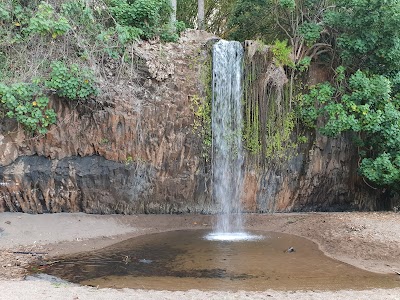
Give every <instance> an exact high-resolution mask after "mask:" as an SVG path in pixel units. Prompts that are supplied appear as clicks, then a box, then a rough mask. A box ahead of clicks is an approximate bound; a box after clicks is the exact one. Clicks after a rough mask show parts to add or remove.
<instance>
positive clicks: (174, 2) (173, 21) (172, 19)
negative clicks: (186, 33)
mask: <svg viewBox="0 0 400 300" xmlns="http://www.w3.org/2000/svg"><path fill="white" fill-rule="evenodd" d="M171 7H172V13H171V25H172V26H173V27H174V28H175V22H176V0H171Z"/></svg>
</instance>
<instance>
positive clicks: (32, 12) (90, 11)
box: [0, 0, 184, 134]
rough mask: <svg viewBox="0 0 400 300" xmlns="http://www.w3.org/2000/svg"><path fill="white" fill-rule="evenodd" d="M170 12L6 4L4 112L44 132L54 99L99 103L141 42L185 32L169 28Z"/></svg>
mask: <svg viewBox="0 0 400 300" xmlns="http://www.w3.org/2000/svg"><path fill="white" fill-rule="evenodd" d="M171 11H172V9H171V7H170V1H169V0H161V1H160V0H129V1H128V0H96V1H86V0H67V1H56V0H50V1H40V0H33V1H25V0H4V1H1V3H0V84H1V86H2V98H1V99H2V105H1V106H0V110H1V111H0V112H1V113H2V114H3V116H4V117H7V118H12V119H15V120H16V121H17V122H18V123H19V124H20V125H22V127H23V128H25V129H26V130H28V131H29V132H36V133H40V134H42V133H45V131H46V128H47V127H48V126H49V125H50V124H53V123H54V122H55V115H54V114H53V111H52V110H51V109H50V108H49V107H51V103H49V98H48V96H49V95H50V94H56V95H58V96H59V97H61V98H64V99H70V100H77V101H78V103H81V102H82V101H83V100H87V99H89V98H94V97H95V96H96V95H98V94H99V92H100V90H99V87H98V86H99V83H100V82H104V81H105V79H106V80H109V78H108V77H109V74H110V73H112V74H113V73H114V72H115V73H118V76H120V74H121V73H123V70H122V68H123V67H124V66H125V65H128V64H133V63H134V62H135V61H136V59H134V58H133V55H134V53H132V49H133V46H134V43H136V42H137V41H138V40H140V39H161V40H163V41H176V40H177V39H178V37H179V33H180V31H182V30H184V26H182V22H177V23H176V24H171V23H170V22H171V21H170V14H171ZM128 56H129V57H128ZM133 67H134V66H130V68H133ZM126 68H127V67H126ZM110 69H113V71H112V72H110ZM114 69H116V70H114ZM107 76H108V77H107ZM104 77H107V78H104ZM103 86H104V84H103ZM105 92H106V91H105ZM45 100H46V101H47V102H46V101H45Z"/></svg>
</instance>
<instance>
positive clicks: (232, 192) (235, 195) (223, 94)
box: [207, 40, 260, 241]
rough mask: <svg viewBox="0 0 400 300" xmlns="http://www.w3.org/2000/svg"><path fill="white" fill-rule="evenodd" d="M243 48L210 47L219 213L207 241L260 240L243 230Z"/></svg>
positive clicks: (231, 44) (230, 43) (231, 45)
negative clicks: (211, 52)
mask: <svg viewBox="0 0 400 300" xmlns="http://www.w3.org/2000/svg"><path fill="white" fill-rule="evenodd" d="M243 53H244V50H243V47H242V44H241V43H239V42H236V41H225V40H220V41H219V42H218V43H216V44H215V45H214V47H213V81H212V89H213V99H212V115H211V119H212V134H213V147H212V172H213V199H214V201H215V202H216V203H217V204H218V207H219V212H220V214H219V215H218V218H217V224H216V226H215V228H214V232H212V233H210V234H208V235H207V239H209V240H223V241H240V240H254V239H259V238H260V237H258V236H251V235H249V234H247V233H245V232H244V230H243V220H242V209H241V201H240V198H241V195H242V187H243V171H242V168H243V149H242V127H243V122H242V94H243V93H242V74H243Z"/></svg>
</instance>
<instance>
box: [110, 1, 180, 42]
mask: <svg viewBox="0 0 400 300" xmlns="http://www.w3.org/2000/svg"><path fill="white" fill-rule="evenodd" d="M109 9H110V12H111V14H112V15H113V17H114V19H115V21H116V22H117V23H118V24H120V25H121V26H124V27H125V28H128V27H131V28H132V30H135V31H136V32H139V31H138V30H140V37H141V38H144V39H151V38H154V37H156V36H160V37H161V38H167V39H170V37H169V36H168V35H167V32H173V33H175V32H174V30H170V28H167V27H168V24H169V22H170V14H171V12H172V8H171V6H170V2H169V1H168V0H135V1H127V0H110V1H109ZM175 38H176V37H174V39H175Z"/></svg>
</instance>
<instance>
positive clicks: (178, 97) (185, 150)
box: [0, 31, 382, 214]
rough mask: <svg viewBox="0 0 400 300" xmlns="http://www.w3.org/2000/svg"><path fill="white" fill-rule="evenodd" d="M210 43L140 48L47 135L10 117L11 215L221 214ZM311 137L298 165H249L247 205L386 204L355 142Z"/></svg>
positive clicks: (2, 150)
mask: <svg viewBox="0 0 400 300" xmlns="http://www.w3.org/2000/svg"><path fill="white" fill-rule="evenodd" d="M211 38H212V37H211V36H209V35H208V34H206V33H205V32H197V31H191V32H187V33H186V34H185V35H184V36H183V37H182V38H181V41H180V43H177V44H162V45H161V44H156V43H155V44H151V43H147V42H146V43H144V42H143V43H142V44H139V45H137V46H136V48H135V49H133V50H132V51H133V52H132V53H131V54H132V58H134V59H135V61H136V63H135V64H134V67H133V66H131V68H130V69H129V68H128V69H122V67H121V66H116V65H115V64H113V63H109V65H108V69H107V70H108V71H107V72H106V74H105V77H104V78H103V81H102V82H100V84H101V85H102V91H103V94H102V96H101V97H100V98H99V99H97V100H96V101H94V100H93V101H88V102H87V103H72V102H68V101H65V100H64V99H58V98H56V97H54V98H53V100H52V104H51V105H52V107H53V108H54V109H55V111H56V112H57V115H58V123H57V125H54V126H52V127H51V128H50V130H49V132H48V134H47V135H46V136H45V137H30V136H28V135H27V134H25V133H24V131H23V130H21V129H20V128H18V127H17V125H16V124H15V123H13V122H12V121H4V120H3V121H2V122H1V125H0V211H23V212H28V213H46V212H77V211H83V212H87V213H103V214H106V213H125V214H131V213H188V212H194V213H215V212H216V211H217V208H216V207H215V205H214V203H213V201H212V197H211V179H210V178H211V174H210V171H209V170H210V166H209V162H207V161H206V160H204V159H203V158H202V142H203V141H202V140H201V138H199V136H198V135H197V134H196V133H195V132H194V130H193V126H192V125H193V122H194V118H195V116H194V113H193V109H192V106H193V101H192V98H193V97H198V96H199V95H201V94H202V93H203V90H204V87H203V86H202V85H204V83H202V82H201V81H202V80H201V77H202V76H201V68H202V65H204V63H205V60H206V59H207V55H206V54H207V47H206V45H207V41H208V40H210V39H211ZM267 77H268V76H267ZM308 140H309V142H308V143H307V144H303V145H300V146H298V148H297V149H296V150H295V151H294V152H295V153H294V155H292V156H291V158H290V159H289V160H287V161H283V162H280V163H276V162H270V163H269V164H267V165H266V166H261V165H260V164H250V163H248V164H246V174H245V191H244V194H243V197H242V201H243V203H244V207H245V210H246V211H249V212H272V211H304V210H307V211H310V210H343V209H352V208H355V209H378V208H382V207H379V203H382V202H381V201H380V198H381V197H382V195H381V194H379V192H378V191H376V190H373V189H371V188H369V187H368V186H366V185H365V184H364V183H363V182H362V180H361V179H360V178H359V177H358V176H357V171H356V169H357V155H356V152H355V149H354V148H353V147H352V146H351V143H350V142H349V139H348V138H347V137H341V138H338V139H326V138H325V137H322V136H320V135H319V134H318V133H315V132H314V133H308ZM267 142H268V141H267ZM247 160H248V161H250V158H249V157H248V158H247Z"/></svg>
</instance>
